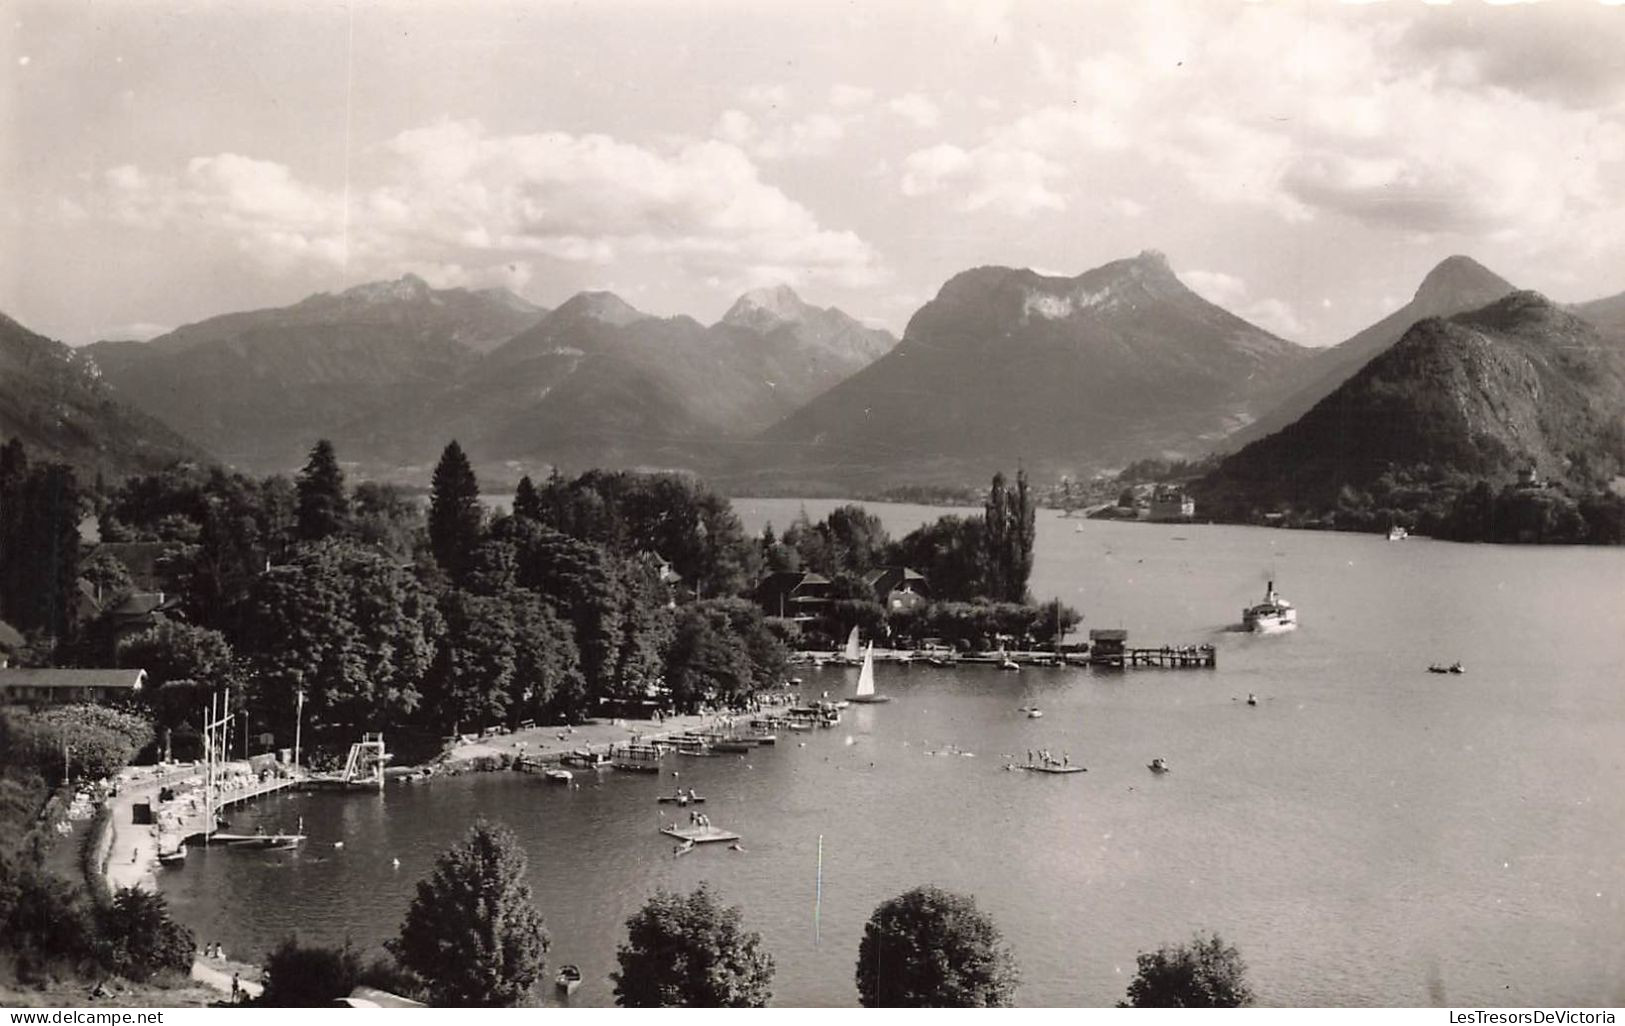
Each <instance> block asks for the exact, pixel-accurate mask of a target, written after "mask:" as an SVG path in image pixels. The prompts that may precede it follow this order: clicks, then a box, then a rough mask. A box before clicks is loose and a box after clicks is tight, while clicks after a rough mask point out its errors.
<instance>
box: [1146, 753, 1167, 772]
mask: <svg viewBox="0 0 1625 1026" xmlns="http://www.w3.org/2000/svg"><path fill="white" fill-rule="evenodd" d="M1146 768H1147V769H1149V770H1150V771H1151V772H1153V773H1167V772H1168V770H1169V769H1170V767H1169V765H1168V760H1167V759H1164V758H1163V757H1162V756H1160V755H1159V756H1157V757H1156V758H1155V759H1152V760H1151V761H1150V762H1149V763H1147V764H1146Z"/></svg>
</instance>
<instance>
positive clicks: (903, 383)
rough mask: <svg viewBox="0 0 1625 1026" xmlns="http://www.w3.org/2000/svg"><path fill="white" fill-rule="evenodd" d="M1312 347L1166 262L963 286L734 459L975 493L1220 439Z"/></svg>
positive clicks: (765, 469)
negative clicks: (1021, 473) (1237, 308)
mask: <svg viewBox="0 0 1625 1026" xmlns="http://www.w3.org/2000/svg"><path fill="white" fill-rule="evenodd" d="M1308 358H1309V350H1307V349H1304V348H1303V347H1301V346H1298V345H1295V344H1293V343H1291V342H1288V341H1286V340H1284V339H1281V338H1279V337H1277V336H1275V335H1273V334H1271V333H1269V332H1267V331H1265V330H1263V329H1262V328H1259V327H1257V326H1256V325H1253V324H1249V323H1248V322H1246V321H1244V320H1242V319H1241V318H1239V317H1237V316H1235V315H1234V314H1232V313H1230V312H1229V311H1226V310H1224V309H1222V308H1220V307H1218V306H1216V305H1214V304H1213V303H1210V302H1208V301H1207V300H1205V299H1203V298H1202V297H1201V296H1199V295H1197V294H1196V293H1195V292H1193V291H1191V290H1190V289H1189V288H1187V287H1186V286H1185V285H1184V283H1183V282H1181V281H1180V280H1179V278H1178V277H1177V276H1176V275H1175V274H1174V272H1173V271H1172V270H1171V269H1170V267H1169V266H1168V262H1167V260H1166V259H1165V258H1164V257H1163V256H1162V255H1161V254H1160V253H1156V252H1145V253H1141V254H1140V255H1139V256H1137V257H1134V258H1132V259H1127V260H1118V261H1115V262H1113V263H1109V264H1106V265H1104V266H1102V267H1098V268H1096V269H1094V270H1091V271H1087V272H1085V273H1083V274H1080V275H1078V276H1076V277H1072V278H1063V277H1051V276H1046V275H1041V274H1038V273H1036V272H1034V271H1030V270H1018V269H1014V268H1009V267H982V268H977V269H975V270H971V271H966V272H964V273H962V274H958V275H955V276H954V277H953V278H952V279H950V280H949V281H948V282H947V284H945V285H944V286H943V287H942V289H941V291H939V292H938V293H937V295H936V297H935V298H934V299H932V300H931V301H930V302H928V303H926V304H925V306H923V307H922V308H921V309H920V310H919V311H918V312H917V313H916V314H915V315H914V317H913V319H912V320H910V322H909V325H908V329H907V331H905V332H904V335H903V338H902V341H901V342H899V343H898V345H897V347H896V348H895V349H893V350H892V351H891V352H890V353H888V354H886V355H885V356H883V357H881V358H880V359H879V360H877V361H875V362H874V363H873V364H872V365H870V366H869V367H867V368H865V369H864V370H862V371H860V372H858V373H857V374H855V375H853V376H852V377H850V378H848V379H847V380H846V381H843V382H842V383H841V384H840V385H838V386H836V387H835V388H833V389H831V390H830V391H829V392H827V393H825V394H824V395H822V396H819V397H818V398H816V399H814V400H813V401H812V402H810V403H808V404H807V405H806V406H804V407H802V408H801V409H799V410H797V411H796V412H794V413H793V414H791V415H790V416H788V417H786V418H785V419H783V420H782V421H780V422H779V423H777V424H775V425H774V426H773V427H772V428H770V429H769V430H768V431H766V432H765V433H764V434H763V435H762V438H761V439H760V446H759V448H757V449H756V450H755V451H753V452H750V453H748V454H747V455H746V456H745V457H744V458H742V459H740V460H739V461H738V465H740V466H742V467H745V468H748V469H746V470H744V471H743V472H742V473H740V475H739V478H740V479H741V480H742V482H743V484H742V485H741V484H739V483H736V484H735V485H734V487H735V489H736V490H740V489H741V488H742V489H743V490H744V491H745V492H746V493H749V492H750V491H752V490H757V489H763V488H766V489H773V488H776V487H778V486H779V483H780V482H797V481H800V482H806V481H811V482H817V483H818V484H819V485H821V486H825V487H831V488H836V489H839V488H841V487H843V486H844V487H851V486H854V485H855V486H857V487H859V488H865V489H874V488H880V487H884V486H885V485H886V484H887V483H888V482H892V483H895V482H898V481H909V482H913V483H932V484H935V483H963V482H966V481H978V480H982V479H985V477H986V476H987V475H988V474H990V473H991V472H992V471H993V470H995V469H997V468H1001V467H1003V468H1009V467H1013V466H1014V465H1015V464H1016V463H1017V462H1018V461H1024V462H1025V463H1026V465H1027V466H1028V468H1029V469H1030V470H1037V471H1039V472H1040V473H1044V474H1053V473H1071V474H1082V473H1087V472H1089V471H1091V470H1095V469H1099V468H1102V467H1105V466H1109V465H1111V464H1112V463H1113V462H1118V463H1121V462H1127V461H1128V460H1131V459H1134V458H1137V457H1140V456H1144V455H1154V454H1158V453H1161V452H1165V451H1173V452H1181V453H1190V452H1191V451H1192V450H1194V449H1196V448H1198V447H1200V446H1202V445H1211V444H1213V443H1216V442H1217V441H1218V440H1220V439H1221V438H1223V437H1224V436H1225V435H1226V434H1228V433H1229V432H1231V431H1234V430H1235V429H1236V428H1238V427H1240V426H1242V425H1244V424H1246V423H1248V422H1249V421H1250V420H1252V419H1253V418H1254V417H1256V416H1258V415H1259V414H1260V413H1261V412H1263V411H1264V410H1266V409H1268V408H1269V406H1270V405H1271V404H1272V402H1273V401H1274V400H1275V399H1277V398H1278V397H1279V395H1280V392H1281V389H1282V388H1283V387H1284V385H1285V383H1286V382H1287V381H1288V380H1290V378H1289V374H1290V372H1291V370H1292V369H1293V368H1294V367H1296V366H1298V365H1299V364H1301V363H1302V362H1304V361H1306V360H1307V359H1308Z"/></svg>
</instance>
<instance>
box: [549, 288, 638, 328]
mask: <svg viewBox="0 0 1625 1026" xmlns="http://www.w3.org/2000/svg"><path fill="white" fill-rule="evenodd" d="M554 316H556V317H559V318H561V319H564V318H568V319H580V320H590V321H601V322H603V323H605V324H612V325H615V326H617V327H619V326H622V325H626V324H631V323H632V322H633V321H641V320H643V319H645V318H646V317H648V316H649V315H648V314H646V313H644V312H643V311H642V310H639V309H638V308H637V307H635V306H633V305H632V304H631V303H628V302H627V301H626V300H624V299H622V298H621V297H620V296H617V295H616V294H615V293H613V292H604V291H588V292H577V293H576V294H575V295H573V296H571V297H570V298H569V299H567V300H565V301H564V303H563V305H561V306H560V307H559V308H558V309H557V310H555V311H554Z"/></svg>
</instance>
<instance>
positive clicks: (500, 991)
mask: <svg viewBox="0 0 1625 1026" xmlns="http://www.w3.org/2000/svg"><path fill="white" fill-rule="evenodd" d="M524 876H525V852H524V849H522V848H520V847H519V842H518V841H517V840H515V839H514V836H513V834H512V833H511V832H510V831H508V830H507V829H506V828H503V827H499V826H493V825H491V824H490V823H487V822H485V821H484V820H481V821H479V822H477V823H475V824H474V826H473V827H472V828H470V829H469V831H468V833H467V834H466V835H465V836H464V837H463V840H462V842H461V843H459V844H457V845H455V846H453V847H452V848H449V849H447V850H446V851H444V852H442V853H441V855H440V857H439V858H437V859H436V860H435V865H434V872H433V873H431V874H430V875H429V876H427V877H425V878H424V879H422V880H420V881H418V888H417V896H416V897H415V898H413V899H412V905H411V907H410V908H409V909H407V912H406V919H405V920H404V921H402V923H401V932H400V936H398V937H396V938H395V939H394V940H392V941H390V942H389V943H388V944H387V945H386V946H387V947H388V948H389V950H390V952H391V953H392V954H394V956H395V957H396V958H397V959H399V960H400V963H401V965H403V966H405V967H406V968H407V969H410V970H411V971H412V972H414V973H416V974H417V975H418V976H420V977H422V978H423V980H424V981H425V982H426V983H427V984H428V988H429V992H430V994H431V995H432V996H433V998H434V1003H435V1004H436V1005H445V1006H451V1007H457V1008H492V1007H503V1006H512V1005H516V1004H519V1003H520V1002H521V1001H523V1000H524V999H525V997H526V995H527V994H528V993H529V992H530V988H531V987H532V985H534V984H535V982H536V980H537V979H538V978H539V977H540V976H541V975H542V969H543V967H544V966H545V964H546V961H545V959H546V955H547V948H548V937H547V927H546V926H545V925H544V924H543V922H542V914H541V913H540V912H538V911H537V910H536V906H535V905H533V904H531V895H530V886H529V885H528V884H526V883H525V882H524Z"/></svg>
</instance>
